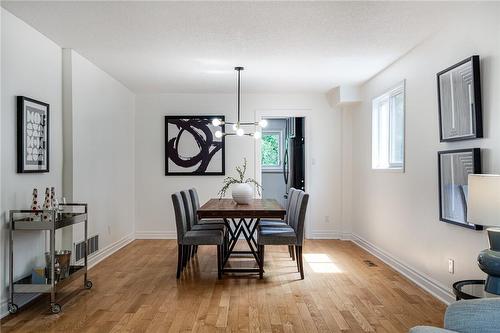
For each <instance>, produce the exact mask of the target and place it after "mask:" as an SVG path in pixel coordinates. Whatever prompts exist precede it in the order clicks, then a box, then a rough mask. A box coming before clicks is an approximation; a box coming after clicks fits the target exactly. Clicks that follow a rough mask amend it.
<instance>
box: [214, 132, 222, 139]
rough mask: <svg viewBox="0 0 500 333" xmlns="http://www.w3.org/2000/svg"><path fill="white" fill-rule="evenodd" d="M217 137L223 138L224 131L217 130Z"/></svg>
mask: <svg viewBox="0 0 500 333" xmlns="http://www.w3.org/2000/svg"><path fill="white" fill-rule="evenodd" d="M215 137H216V138H218V139H220V138H222V131H215Z"/></svg>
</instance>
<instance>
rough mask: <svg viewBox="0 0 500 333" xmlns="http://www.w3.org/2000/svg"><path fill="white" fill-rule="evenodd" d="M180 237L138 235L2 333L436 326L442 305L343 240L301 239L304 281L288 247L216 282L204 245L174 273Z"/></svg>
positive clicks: (211, 252)
mask: <svg viewBox="0 0 500 333" xmlns="http://www.w3.org/2000/svg"><path fill="white" fill-rule="evenodd" d="M176 246H177V244H176V241H174V240H136V241H134V242H132V243H131V244H129V245H128V246H126V247H125V248H123V249H121V250H120V251H118V252H117V253H115V254H114V255H112V256H111V257H109V258H107V259H106V260H104V261H102V262H101V263H99V264H98V265H96V266H95V267H94V268H92V269H91V270H90V272H89V276H90V278H91V279H92V281H93V283H94V287H93V288H92V289H91V290H82V289H81V287H82V286H81V284H82V283H81V282H80V281H77V282H75V283H73V284H72V285H70V286H68V287H67V288H66V290H64V291H63V293H62V294H61V295H62V301H61V302H60V303H61V304H62V306H63V311H62V312H61V313H60V314H57V315H53V314H50V313H49V312H48V299H47V298H45V297H42V298H40V299H39V300H37V301H35V302H34V303H33V304H31V305H30V306H29V307H27V308H25V309H21V310H20V312H19V313H18V314H16V315H10V316H8V317H6V318H4V319H3V320H2V321H1V331H2V332H181V331H182V332H188V331H189V332H191V331H192V332H236V331H238V332H240V331H241V332H407V331H408V329H409V328H410V327H412V326H414V325H435V326H441V325H442V319H443V315H444V310H445V305H444V304H442V303H441V302H440V301H438V300H437V299H435V298H434V297H432V296H431V295H429V294H428V293H426V292H425V291H423V290H422V289H420V288H419V287H417V286H416V285H415V284H413V283H412V282H410V281H408V280H407V279H405V278H404V277H403V276H401V275H400V274H398V273H396V272H395V271H393V270H392V269H390V268H389V267H388V266H386V265H385V264H383V263H382V262H381V261H380V260H378V259H377V258H375V257H374V256H372V255H370V254H368V253H367V252H365V251H364V250H362V249H361V248H359V247H358V246H356V245H355V244H353V243H351V242H349V241H338V240H314V241H311V240H309V241H306V244H305V247H304V256H305V257H304V266H305V271H306V276H305V280H300V279H299V274H298V273H297V266H296V264H295V262H294V261H292V260H291V259H290V258H289V257H288V250H287V248H286V247H279V246H278V247H266V267H265V269H266V272H265V275H264V279H263V280H259V279H258V278H257V277H256V276H255V275H254V276H251V277H249V276H229V275H226V276H224V278H223V280H217V278H216V277H217V269H216V257H215V248H214V247H207V246H202V247H200V249H199V251H198V255H197V257H195V258H194V259H193V260H192V261H191V263H190V264H189V267H188V269H187V270H186V271H185V272H184V274H183V276H182V278H181V279H180V280H178V281H177V280H176V279H175V267H176V260H177V257H176Z"/></svg>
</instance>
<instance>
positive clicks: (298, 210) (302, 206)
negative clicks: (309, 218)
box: [289, 190, 309, 245]
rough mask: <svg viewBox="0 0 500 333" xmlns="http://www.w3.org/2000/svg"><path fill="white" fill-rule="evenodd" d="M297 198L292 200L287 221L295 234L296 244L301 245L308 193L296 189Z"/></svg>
mask: <svg viewBox="0 0 500 333" xmlns="http://www.w3.org/2000/svg"><path fill="white" fill-rule="evenodd" d="M296 193H297V199H296V200H295V201H292V203H291V204H292V205H293V206H294V207H293V209H292V210H291V211H290V220H289V223H290V225H291V226H292V228H293V229H294V230H295V233H296V234H297V245H302V243H303V242H304V224H305V220H306V210H307V203H308V201H309V194H307V193H304V191H300V190H297V191H296Z"/></svg>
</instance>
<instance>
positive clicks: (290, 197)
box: [284, 187, 297, 224]
mask: <svg viewBox="0 0 500 333" xmlns="http://www.w3.org/2000/svg"><path fill="white" fill-rule="evenodd" d="M296 191H297V190H296V189H294V188H293V187H290V189H289V190H288V196H287V198H286V203H285V205H286V207H285V209H286V215H285V220H284V221H285V222H286V223H288V224H290V223H289V222H288V216H289V215H290V203H291V202H292V197H293V196H294V192H296Z"/></svg>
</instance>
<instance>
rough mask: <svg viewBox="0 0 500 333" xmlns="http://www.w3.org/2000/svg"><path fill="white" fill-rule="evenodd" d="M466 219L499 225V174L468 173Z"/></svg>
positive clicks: (481, 223) (491, 225)
mask: <svg viewBox="0 0 500 333" xmlns="http://www.w3.org/2000/svg"><path fill="white" fill-rule="evenodd" d="M468 187H469V190H468V193H469V195H468V197H469V199H468V205H467V221H468V222H470V223H474V224H478V225H484V226H488V227H500V175H469V186H468Z"/></svg>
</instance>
